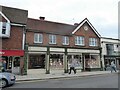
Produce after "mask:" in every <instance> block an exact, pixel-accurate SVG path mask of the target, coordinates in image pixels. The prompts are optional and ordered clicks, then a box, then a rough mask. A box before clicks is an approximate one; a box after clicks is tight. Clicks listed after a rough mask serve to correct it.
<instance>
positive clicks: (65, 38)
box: [62, 36, 69, 45]
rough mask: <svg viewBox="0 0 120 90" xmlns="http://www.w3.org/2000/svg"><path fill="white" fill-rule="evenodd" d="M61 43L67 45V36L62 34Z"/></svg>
mask: <svg viewBox="0 0 120 90" xmlns="http://www.w3.org/2000/svg"><path fill="white" fill-rule="evenodd" d="M62 44H63V45H69V37H68V36H62Z"/></svg>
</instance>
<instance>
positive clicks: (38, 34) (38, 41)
mask: <svg viewBox="0 0 120 90" xmlns="http://www.w3.org/2000/svg"><path fill="white" fill-rule="evenodd" d="M36 35H37V37H35V36H36ZM40 37H41V38H40ZM35 39H37V40H35ZM34 43H43V34H41V33H34Z"/></svg>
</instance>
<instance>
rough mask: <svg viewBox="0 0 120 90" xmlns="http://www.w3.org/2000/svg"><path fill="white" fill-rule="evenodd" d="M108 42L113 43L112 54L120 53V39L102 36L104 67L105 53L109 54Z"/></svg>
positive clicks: (103, 61)
mask: <svg viewBox="0 0 120 90" xmlns="http://www.w3.org/2000/svg"><path fill="white" fill-rule="evenodd" d="M107 44H112V45H113V54H112V55H111V56H115V55H118V54H119V52H120V40H119V39H112V38H104V37H102V38H101V47H102V58H101V59H102V64H103V67H105V60H104V59H105V58H104V56H105V55H108V54H107V47H106V45H107ZM118 56H119V55H118Z"/></svg>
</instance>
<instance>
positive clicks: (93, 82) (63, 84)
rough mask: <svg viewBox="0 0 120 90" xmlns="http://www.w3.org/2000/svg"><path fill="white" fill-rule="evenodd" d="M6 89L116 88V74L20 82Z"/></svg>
mask: <svg viewBox="0 0 120 90" xmlns="http://www.w3.org/2000/svg"><path fill="white" fill-rule="evenodd" d="M8 88H118V74H116V73H113V74H111V73H110V74H104V75H96V76H86V77H72V78H61V79H49V80H39V81H37V80H36V81H22V82H17V83H16V84H15V85H13V86H11V87H8Z"/></svg>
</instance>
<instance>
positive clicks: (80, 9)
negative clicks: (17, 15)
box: [0, 0, 119, 38]
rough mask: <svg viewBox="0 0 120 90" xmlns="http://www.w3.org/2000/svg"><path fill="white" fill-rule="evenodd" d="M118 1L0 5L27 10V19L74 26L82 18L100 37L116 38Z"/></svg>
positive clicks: (35, 0)
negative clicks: (42, 18)
mask: <svg viewBox="0 0 120 90" xmlns="http://www.w3.org/2000/svg"><path fill="white" fill-rule="evenodd" d="M118 1H119V0H0V5H4V6H9V7H14V8H20V9H25V10H28V17H30V18H36V19H39V17H40V16H44V17H45V19H46V20H48V21H55V22H62V23H67V24H74V23H79V22H81V21H82V20H83V19H84V18H88V20H89V21H90V22H91V23H92V25H93V26H94V27H95V28H96V30H97V31H98V32H99V33H100V34H101V36H102V37H108V38H118Z"/></svg>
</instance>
